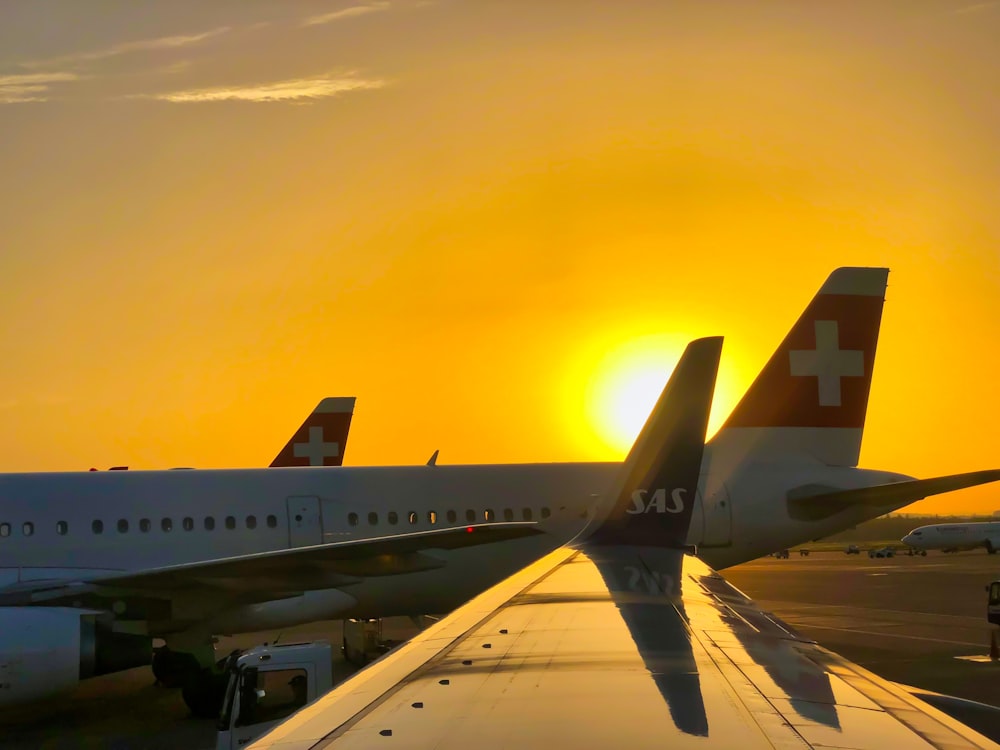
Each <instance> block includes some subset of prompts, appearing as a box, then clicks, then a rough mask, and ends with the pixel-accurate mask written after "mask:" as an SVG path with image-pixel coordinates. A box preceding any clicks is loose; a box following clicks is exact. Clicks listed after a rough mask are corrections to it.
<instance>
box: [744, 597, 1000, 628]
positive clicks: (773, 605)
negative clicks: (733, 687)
mask: <svg viewBox="0 0 1000 750" xmlns="http://www.w3.org/2000/svg"><path fill="white" fill-rule="evenodd" d="M755 603H756V604H757V606H759V607H760V608H761V609H766V610H768V611H771V612H774V610H776V609H787V610H789V611H793V610H801V609H824V610H827V611H829V612H831V613H833V611H834V610H838V609H839V610H847V611H852V612H863V613H866V614H867V613H870V612H885V613H888V614H896V615H907V616H910V617H912V616H913V615H918V616H920V617H951V618H952V619H955V620H975V621H976V623H977V624H978V623H982V622H983V618H982V617H973V616H972V615H949V614H944V613H941V612H922V611H920V610H916V609H885V608H883V607H879V608H877V609H876V608H875V607H855V606H853V605H851V604H816V603H812V602H809V603H799V602H785V601H774V600H770V601H769V600H762V599H757V600H755ZM774 614H778V613H777V612H774Z"/></svg>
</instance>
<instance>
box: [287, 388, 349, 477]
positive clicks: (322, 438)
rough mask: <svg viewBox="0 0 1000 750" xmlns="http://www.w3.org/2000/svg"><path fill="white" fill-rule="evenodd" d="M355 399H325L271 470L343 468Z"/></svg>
mask: <svg viewBox="0 0 1000 750" xmlns="http://www.w3.org/2000/svg"><path fill="white" fill-rule="evenodd" d="M354 402H355V397H354V396H347V397H341V398H324V399H323V400H322V401H320V402H319V404H318V405H317V406H316V408H315V409H313V411H312V413H311V414H310V415H309V416H308V417H306V421H305V422H303V423H302V426H301V427H299V429H298V430H296V431H295V434H293V435H292V438H291V440H289V441H288V443H287V445H285V447H284V448H282V449H281V452H280V453H279V454H278V455H277V456H276V457H275V459H274V460H273V461H272V462H271V466H340V465H341V464H343V463H344V449H345V448H346V447H347V434H348V432H349V431H350V429H351V417H352V416H353V415H354Z"/></svg>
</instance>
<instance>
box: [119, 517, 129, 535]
mask: <svg viewBox="0 0 1000 750" xmlns="http://www.w3.org/2000/svg"><path fill="white" fill-rule="evenodd" d="M127 531H128V521H126V520H125V519H124V518H119V519H118V533H119V534H124V533H125V532H127Z"/></svg>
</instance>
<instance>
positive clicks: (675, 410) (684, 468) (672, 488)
mask: <svg viewBox="0 0 1000 750" xmlns="http://www.w3.org/2000/svg"><path fill="white" fill-rule="evenodd" d="M721 353H722V338H721V337H712V338H704V339H698V340H697V341H692V342H691V343H690V344H688V346H687V348H686V349H685V350H684V354H683V356H682V357H681V359H680V362H678V363H677V367H676V368H674V372H673V374H672V375H671V376H670V380H669V381H668V382H667V385H666V387H665V388H664V389H663V392H662V393H661V394H660V398H659V400H658V401H657V402H656V406H654V407H653V411H652V412H650V415H649V418H648V419H647V420H646V424H645V425H644V426H643V428H642V431H641V432H640V433H639V437H637V438H636V440H635V443H634V444H633V446H632V450H631V451H630V452H629V454H628V457H627V458H626V459H625V463H624V464H623V465H622V468H621V471H620V473H619V476H618V480H617V482H616V485H615V486H614V487H613V489H612V492H611V494H610V495H609V497H608V498H607V502H608V504H611V503H612V502H613V505H611V508H610V511H609V512H608V513H607V515H606V516H603V517H602V516H601V515H599V516H598V519H602V520H598V519H595V521H594V524H595V528H594V529H593V531H592V532H591V533H590V534H589V536H585V537H584V538H583V543H584V544H585V545H587V546H590V545H595V544H603V545H636V546H649V547H672V548H681V549H683V548H686V546H687V537H688V529H689V527H690V525H691V514H692V511H693V509H694V500H695V493H696V492H697V490H698V476H699V473H700V471H701V459H702V455H703V452H704V448H705V431H706V430H707V428H708V415H709V411H710V410H711V407H712V395H713V392H714V390H715V379H716V375H717V373H718V368H719V357H720V355H721ZM586 533H587V532H584V534H585V535H586Z"/></svg>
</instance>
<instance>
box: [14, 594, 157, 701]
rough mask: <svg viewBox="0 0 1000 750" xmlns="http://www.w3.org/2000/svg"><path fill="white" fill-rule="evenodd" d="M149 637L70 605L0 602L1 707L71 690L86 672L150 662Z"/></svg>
mask: <svg viewBox="0 0 1000 750" xmlns="http://www.w3.org/2000/svg"><path fill="white" fill-rule="evenodd" d="M152 652H153V649H152V641H151V639H150V638H148V637H147V636H142V635H133V634H131V633H115V632H113V631H112V630H111V628H110V626H109V624H108V623H106V622H103V621H102V617H101V616H100V615H98V614H95V613H90V612H81V611H80V610H78V609H71V608H68V607H0V706H9V705H14V704H16V703H25V702H27V701H32V700H37V699H39V698H45V697H48V696H50V695H55V694H57V693H61V692H64V691H66V690H71V689H72V688H74V687H75V686H76V684H77V683H78V682H79V681H80V680H83V679H86V678H87V677H95V676H97V675H102V674H108V673H109V672H118V671H120V670H123V669H131V668H132V667H139V666H142V665H144V664H149V662H150V660H151V659H152Z"/></svg>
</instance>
